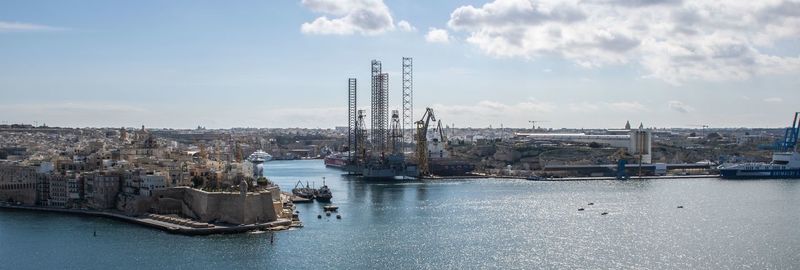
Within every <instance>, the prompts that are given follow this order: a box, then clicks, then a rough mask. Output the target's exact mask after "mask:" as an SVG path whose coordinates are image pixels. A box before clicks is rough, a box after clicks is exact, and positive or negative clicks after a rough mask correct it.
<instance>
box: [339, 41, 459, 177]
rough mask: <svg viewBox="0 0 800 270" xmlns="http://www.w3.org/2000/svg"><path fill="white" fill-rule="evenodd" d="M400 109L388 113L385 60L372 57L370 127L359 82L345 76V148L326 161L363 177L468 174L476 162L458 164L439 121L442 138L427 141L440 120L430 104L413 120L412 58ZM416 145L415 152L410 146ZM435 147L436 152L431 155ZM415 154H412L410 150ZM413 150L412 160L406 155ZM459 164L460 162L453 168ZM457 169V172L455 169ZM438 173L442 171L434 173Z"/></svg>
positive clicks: (406, 60) (405, 74)
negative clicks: (431, 127) (360, 104)
mask: <svg viewBox="0 0 800 270" xmlns="http://www.w3.org/2000/svg"><path fill="white" fill-rule="evenodd" d="M402 63H403V68H402V71H403V75H402V76H403V78H402V87H403V93H402V112H401V111H399V110H392V111H391V114H390V113H389V74H387V73H384V72H383V70H382V63H381V61H378V60H372V62H371V65H370V75H371V76H370V77H371V80H370V83H371V97H370V99H371V103H370V123H369V124H370V128H369V130H367V128H366V118H367V117H366V110H360V109H358V102H357V99H358V95H357V88H358V87H357V80H356V78H349V79H348V80H347V85H348V87H347V89H348V110H347V114H348V115H347V118H348V120H347V126H348V131H347V146H346V147H345V148H346V149H344V150H343V151H342V152H341V153H340V154H334V155H331V156H329V157H326V159H325V165H327V166H331V167H339V168H342V169H344V170H345V171H347V172H348V174H353V175H361V176H363V177H365V178H387V179H388V178H395V177H420V176H423V177H424V176H429V175H431V174H438V175H443V174H444V175H447V174H450V175H453V174H452V173H453V172H456V173H457V174H461V175H463V174H465V173H466V172H467V171H468V170H466V169H469V171H471V169H474V166H472V165H468V164H465V163H464V162H460V163H459V162H457V161H455V162H456V163H454V161H453V160H450V159H449V155H448V154H447V153H446V150H445V147H446V143H447V139H446V137H445V136H444V130H443V128H442V123H441V121H439V122H438V123H437V125H438V126H437V129H438V133H439V138H434V139H432V140H431V141H428V138H427V137H428V136H427V133H428V127H429V125H430V124H431V121H434V122H436V117H435V116H434V114H433V109H431V108H427V110H426V111H425V113H424V115H423V116H422V119H421V120H419V121H414V119H413V117H414V116H413V108H414V104H413V60H412V58H410V57H403V60H402ZM412 145H416V147H415V150H414V151H411V150H410V149H411V146H412ZM430 148H433V150H435V152H436V153H433V151H431V149H430ZM412 153H413V155H410V154H412ZM407 154H409V155H410V158H407V157H406V155H407ZM453 164H456V165H457V166H454V165H453ZM453 168H456V170H452V169H453ZM436 172H440V173H436Z"/></svg>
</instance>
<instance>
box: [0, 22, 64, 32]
mask: <svg viewBox="0 0 800 270" xmlns="http://www.w3.org/2000/svg"><path fill="white" fill-rule="evenodd" d="M61 30H66V29H65V28H60V27H53V26H47V25H41V24H32V23H21V22H2V21H0V33H2V32H40V31H61Z"/></svg>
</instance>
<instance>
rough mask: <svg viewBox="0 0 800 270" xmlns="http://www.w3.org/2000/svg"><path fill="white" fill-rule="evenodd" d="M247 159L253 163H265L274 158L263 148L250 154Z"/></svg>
mask: <svg viewBox="0 0 800 270" xmlns="http://www.w3.org/2000/svg"><path fill="white" fill-rule="evenodd" d="M247 160H248V161H250V162H253V163H264V162H267V161H270V160H272V155H270V154H269V153H267V152H264V151H263V150H258V151H255V152H253V153H252V154H250V156H248V157H247Z"/></svg>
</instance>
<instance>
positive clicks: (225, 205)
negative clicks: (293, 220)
mask: <svg viewBox="0 0 800 270" xmlns="http://www.w3.org/2000/svg"><path fill="white" fill-rule="evenodd" d="M273 192H277V193H280V191H279V190H271V191H260V192H248V193H247V195H242V194H239V193H230V192H206V191H202V190H197V189H193V188H188V187H175V188H168V189H163V190H154V191H153V196H152V198H153V204H152V205H151V207H150V208H151V209H153V210H155V211H156V212H162V213H177V212H179V213H181V214H183V215H184V216H188V217H191V218H193V219H196V220H198V221H202V222H215V221H217V222H226V223H232V224H252V223H262V222H269V221H275V220H277V219H278V215H277V213H278V212H277V211H276V208H275V207H276V206H275V204H274V203H273V194H272V193H273ZM178 202H180V203H178Z"/></svg>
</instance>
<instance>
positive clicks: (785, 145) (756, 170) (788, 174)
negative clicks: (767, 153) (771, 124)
mask: <svg viewBox="0 0 800 270" xmlns="http://www.w3.org/2000/svg"><path fill="white" fill-rule="evenodd" d="M798 116H800V112H797V113H795V114H794V121H793V122H792V127H791V128H787V129H786V134H785V135H784V138H783V141H779V142H778V143H777V144H776V148H775V152H774V153H773V154H772V162H770V163H742V164H723V165H720V166H719V174H720V176H721V177H722V178H724V179H768V178H778V179H790V178H800V154H798V153H797V136H798V133H800V123H799V122H798Z"/></svg>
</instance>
